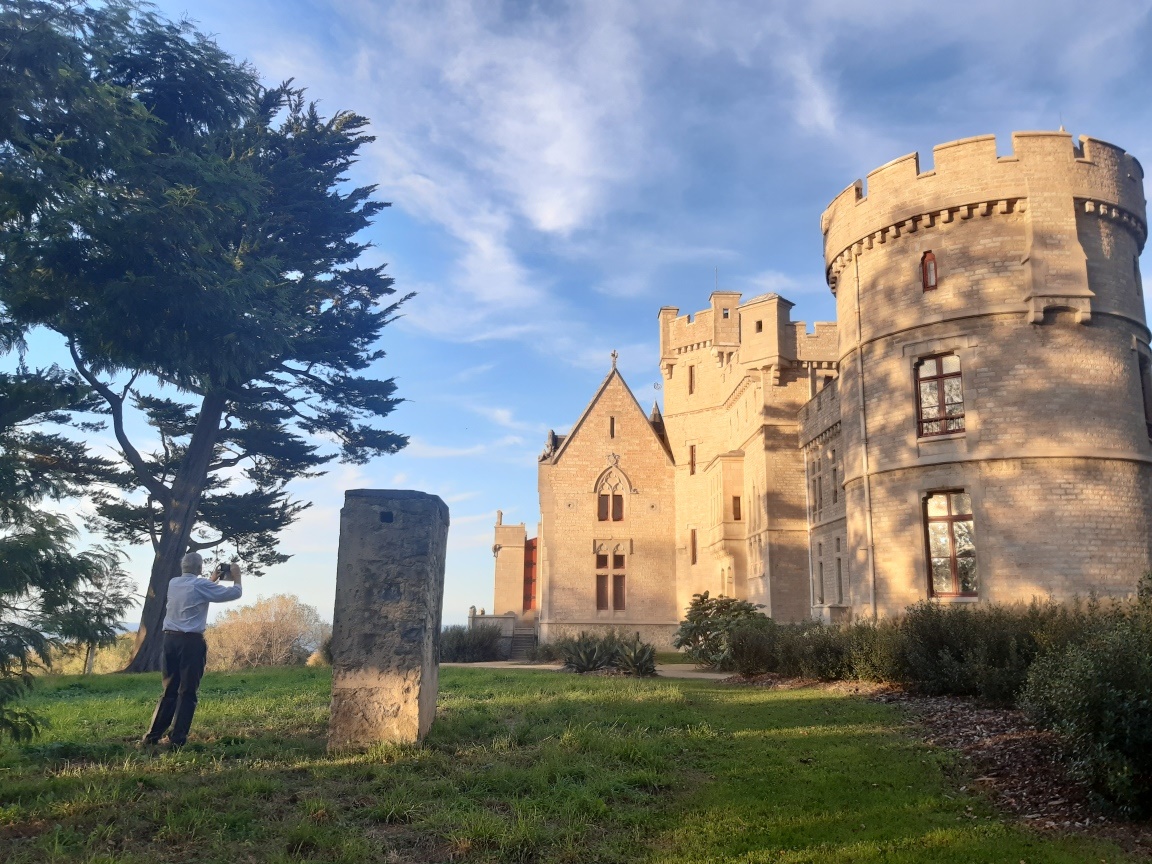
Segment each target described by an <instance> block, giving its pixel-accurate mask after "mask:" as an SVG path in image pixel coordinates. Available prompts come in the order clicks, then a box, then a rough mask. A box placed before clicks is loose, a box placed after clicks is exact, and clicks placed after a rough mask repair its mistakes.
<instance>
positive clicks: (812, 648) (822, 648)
mask: <svg viewBox="0 0 1152 864" xmlns="http://www.w3.org/2000/svg"><path fill="white" fill-rule="evenodd" d="M731 643H732V650H731V654H732V667H733V668H734V669H735V670H736V671H737V672H739V673H740V674H741V675H759V674H762V673H764V672H776V673H779V674H781V675H785V676H790V677H800V678H817V679H819V680H821V681H834V680H837V679H840V678H844V677H846V676H847V675H848V674H849V672H850V668H851V664H850V659H849V658H850V642H849V640H848V639H847V638H846V634H845V632H844V631H842V630H840V629H839V628H833V627H824V626H822V625H820V624H818V623H817V622H815V621H805V622H801V623H796V624H778V623H777V622H775V621H773V620H772V619H771V618H763V619H762V620H759V621H757V620H753V619H750V620H748V621H745V622H743V623H741V624H739V625H737V626H736V627H735V628H734V629H733V631H732V635H731Z"/></svg>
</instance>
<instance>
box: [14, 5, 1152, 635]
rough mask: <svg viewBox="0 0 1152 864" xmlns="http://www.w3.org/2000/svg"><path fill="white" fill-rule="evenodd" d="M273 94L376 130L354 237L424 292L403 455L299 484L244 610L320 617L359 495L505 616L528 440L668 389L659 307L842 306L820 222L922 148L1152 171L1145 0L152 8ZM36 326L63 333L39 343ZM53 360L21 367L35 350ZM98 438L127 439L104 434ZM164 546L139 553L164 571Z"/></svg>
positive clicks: (140, 568) (410, 324)
mask: <svg viewBox="0 0 1152 864" xmlns="http://www.w3.org/2000/svg"><path fill="white" fill-rule="evenodd" d="M158 6H159V8H160V9H161V10H162V12H163V13H164V14H165V15H167V16H168V17H171V18H181V17H187V18H190V19H192V20H194V21H196V22H197V23H198V25H199V27H200V29H201V30H203V31H204V32H207V33H210V34H213V35H214V36H215V38H216V40H217V42H218V43H219V44H220V45H221V47H223V48H224V49H225V50H227V51H229V52H230V53H232V54H233V55H235V56H237V57H240V58H244V59H247V60H248V61H250V62H251V63H252V64H253V65H254V66H255V67H256V68H257V69H258V70H259V71H260V72H261V74H262V76H263V78H264V79H265V81H266V82H267V83H268V84H275V83H278V82H279V81H281V80H283V79H287V78H292V79H295V82H296V84H297V85H299V86H304V87H307V88H308V96H309V97H310V98H311V99H314V100H316V101H318V103H319V105H320V109H321V111H323V112H325V113H327V114H331V113H333V112H335V111H340V110H353V111H355V112H357V113H359V114H363V115H365V116H367V117H368V118H369V119H370V120H371V122H372V130H373V133H374V134H375V135H376V141H375V142H374V143H373V144H372V145H371V146H369V147H367V148H366V149H365V150H364V151H363V152H362V158H361V161H360V162H359V164H358V165H357V166H356V169H355V172H354V177H353V180H354V181H356V182H358V183H363V182H371V183H375V184H378V187H379V189H378V195H379V197H380V198H382V199H383V200H385V201H389V202H391V204H392V206H391V208H389V209H387V210H385V211H384V212H383V213H382V214H381V215H380V216H379V217H378V219H377V220H376V223H375V224H374V225H373V227H372V228H371V229H370V230H369V231H368V232H366V239H369V240H370V241H371V242H372V243H373V244H374V248H372V249H371V250H370V251H369V252H368V253H367V255H366V260H367V261H368V262H369V263H382V262H387V264H388V267H387V270H388V272H389V273H390V274H391V275H392V276H393V277H394V278H395V279H396V283H397V288H398V290H399V291H400V292H401V293H407V292H415V293H416V296H415V297H414V298H413V299H412V300H410V301H408V302H407V303H406V304H405V305H404V307H403V310H402V312H403V314H402V317H401V318H400V319H399V320H397V321H396V322H395V323H393V324H391V325H389V326H388V327H387V328H385V331H384V336H383V340H382V347H383V349H384V350H385V351H386V352H387V355H388V356H387V357H386V359H384V360H383V361H381V362H380V363H378V364H377V365H376V366H375V367H374V368H373V372H374V373H375V374H377V375H379V376H380V377H395V378H396V380H397V383H398V385H399V396H401V397H402V398H403V399H404V400H405V402H404V403H403V404H402V405H401V406H400V407H399V408H398V409H397V410H396V411H395V412H394V413H393V414H392V415H390V416H389V418H388V421H387V425H388V426H389V428H392V429H393V430H394V431H397V432H401V433H404V434H407V435H409V436H410V443H409V445H408V447H407V448H406V449H405V450H403V451H402V452H401V453H399V454H397V455H394V456H388V457H382V458H379V459H376V460H374V461H373V462H371V463H369V464H368V465H365V466H340V465H337V464H334V465H332V466H331V468H330V470H329V472H328V473H327V475H326V476H324V477H321V478H316V479H312V480H308V481H306V482H301V483H298V484H296V485H295V486H294V487H293V491H294V494H295V495H296V497H297V498H299V499H302V500H306V501H311V502H312V505H313V506H312V507H311V508H310V509H309V510H307V511H306V512H305V514H304V515H303V517H302V518H301V519H300V521H299V522H298V523H297V524H296V525H294V526H293V527H292V528H290V529H288V530H287V531H285V532H284V534H283V535H282V538H281V551H283V552H285V553H287V554H291V555H292V556H293V557H292V559H291V561H290V562H289V563H288V564H285V565H282V566H281V567H278V568H276V569H274V570H272V571H270V572H269V573H268V574H267V575H265V576H264V577H262V578H261V579H260V580H249V583H248V584H247V585H246V586H245V587H246V594H245V600H244V601H242V602H251V600H253V599H255V598H258V597H260V596H268V595H271V594H276V593H293V594H296V595H298V596H300V597H301V599H303V600H304V601H305V602H308V603H311V604H313V605H315V606H316V607H317V608H318V610H319V611H320V613H321V614H322V615H323V616H325V617H327V618H330V617H331V611H332V602H333V595H334V590H335V574H336V549H337V538H338V533H339V510H340V507H341V504H342V501H343V493H344V490H346V489H355V488H378V489H417V490H421V491H425V492H430V493H433V494H436V495H439V496H440V497H441V498H443V499H444V501H445V502H446V503H447V504H448V506H449V508H450V511H451V529H450V531H449V540H448V559H447V574H446V585H445V599H444V622H445V624H454V623H463V622H464V620H465V616H466V613H467V608H468V607H469V606H470V605H475V606H477V607H488V608H489V609H490V608H491V606H492V592H493V557H492V551H491V549H492V542H493V538H492V526H493V524H494V521H495V514H496V510H497V509H498V508H499V509H502V510H503V512H504V521H505V523H516V522H524V523H526V524H527V525H528V527H529V536H533V535H534V534H535V526H536V523H537V520H538V518H539V514H538V506H537V497H536V465H537V458H538V456H539V454H540V452H541V451H542V449H543V446H544V441H545V436H546V433H547V431H548V430H549V429H555V430H557V431H559V432H562V431H565V430H567V429H568V428H569V427H570V426H571V425H572V424H573V423H574V422H575V421H576V419H577V418H578V417H579V415H580V413H581V411H582V410H583V409H584V407H585V405H586V404H587V402H588V400H589V399H590V398H591V396H592V395H593V393H594V392H595V390H596V388H597V386H598V385H599V383H600V382H601V380H602V379H603V377H604V376H605V375H606V374H607V373H608V371H609V368H610V352H612V351H613V350H616V351H618V352H619V355H620V360H619V368H620V371H621V373H622V374H623V376H624V378H625V380H626V381H627V382H628V384H629V385H630V386H631V388H632V390H633V392H634V393H635V395H636V397H637V398H638V399H639V401H640V402H641V404H642V405H643V406H644V407H645V408H646V409H647V408H648V407H650V405H651V403H652V402H653V401H659V400H660V391H659V382H660V375H659V369H658V333H657V326H656V325H657V317H656V316H657V311H658V310H659V308H660V307H661V306H676V307H678V308H679V309H680V310H681V313H682V314H684V313H688V312H695V311H697V310H700V309H703V308H705V307H706V306H707V304H708V295H709V293H710V292H711V291H713V290H714V289H715V288H717V287H719V288H720V289H722V290H734V291H740V292H743V293H744V295H745V297H751V296H754V295H756V294H760V293H764V292H766V291H775V292H777V293H780V294H782V295H784V296H785V297H787V298H789V299H790V300H792V301H793V302H794V303H795V304H796V307H795V309H794V310H793V318H794V319H795V320H804V321H808V322H809V323H810V324H811V322H813V321H816V320H821V321H824V320H832V319H833V318H834V303H833V297H832V295H831V293H830V292H829V290H828V288H827V285H826V284H825V282H824V278H823V269H824V265H823V258H822V238H821V234H820V228H819V225H820V214H821V212H822V211H823V209H824V207H825V206H827V204H828V203H829V202H830V201H831V199H832V198H833V197H834V196H835V195H836V194H837V193H838V192H840V191H841V190H842V189H843V188H844V187H846V186H848V185H850V184H851V183H852V182H854V181H855V180H856V179H857V178H861V177H864V176H865V175H866V174H867V173H868V172H869V171H871V170H872V169H873V168H876V167H878V166H879V165H882V164H884V163H886V162H888V161H890V160H892V159H894V158H896V157H898V156H901V155H903V154H906V153H909V152H912V151H919V152H920V154H921V162H920V165H921V170H929V169H930V168H931V162H932V159H931V149H932V147H933V146H934V145H936V144H940V143H943V142H947V141H952V140H955V139H958V138H966V137H969V136H974V135H983V134H995V135H996V136H997V146H998V150H999V152H1000V153H1001V155H1006V154H1009V153H1010V152H1011V138H1010V135H1011V132H1012V131H1013V130H1031V129H1056V128H1058V127H1060V126H1061V125H1063V126H1064V127H1065V128H1066V129H1067V130H1068V131H1069V132H1071V133H1072V134H1073V135H1090V136H1092V137H1096V138H1102V139H1104V140H1106V141H1111V142H1113V143H1115V144H1118V145H1120V146H1122V147H1124V148H1125V149H1127V150H1128V151H1129V152H1130V153H1132V154H1134V155H1135V156H1136V157H1137V158H1138V159H1142V160H1144V162H1145V164H1147V165H1149V166H1152V99H1150V98H1149V89H1150V84H1152V11H1150V10H1152V0H1096V2H1094V3H1092V4H1085V3H1083V2H1082V0H1076V2H1070V0H1020V2H1013V0H996V2H988V0H967V2H964V3H929V2H924V0H916V2H912V0H872V2H868V3H861V2H848V0H806V2H795V0H790V2H775V0H757V2H739V0H729V2H710V0H688V2H680V0H630V2H611V0H594V2H560V0H554V2H507V3H498V2H490V3H467V2H436V0H418V2H373V0H331V2H325V0H313V2H309V0H196V2H188V0H183V2H175V0H160V2H159V3H158ZM37 344H42V345H43V346H45V347H44V350H45V351H46V352H47V353H50V352H51V346H50V345H48V343H47V342H44V343H35V342H34V343H33V346H34V347H36V345H37ZM36 359H37V358H36V357H35V356H30V357H29V362H30V363H32V364H33V365H35V363H36ZM94 443H95V444H96V446H98V447H99V446H103V447H109V446H111V445H110V442H103V443H101V442H99V441H96V442H94ZM149 562H150V553H149V552H148V550H145V549H140V550H134V551H132V554H131V556H130V559H129V569H130V571H131V572H132V573H133V575H134V576H137V577H138V579H139V581H140V584H141V586H143V585H144V584H145V583H146V580H147V574H148V567H149Z"/></svg>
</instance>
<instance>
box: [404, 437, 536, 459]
mask: <svg viewBox="0 0 1152 864" xmlns="http://www.w3.org/2000/svg"><path fill="white" fill-rule="evenodd" d="M522 444H524V439H523V438H521V437H519V436H518V435H506V436H504V437H503V438H501V439H499V440H497V441H492V442H489V443H485V444H473V445H471V446H468V447H453V446H446V445H441V444H430V443H428V442H427V441H424V440H422V439H420V438H417V437H415V436H413V437H412V438H411V439H410V440H409V442H408V446H407V447H405V448H404V453H405V454H406V455H408V456H411V457H413V458H415V459H447V458H456V457H461V456H479V455H481V454H484V453H492V452H493V451H498V450H502V449H506V448H509V447H516V446H519V445H522Z"/></svg>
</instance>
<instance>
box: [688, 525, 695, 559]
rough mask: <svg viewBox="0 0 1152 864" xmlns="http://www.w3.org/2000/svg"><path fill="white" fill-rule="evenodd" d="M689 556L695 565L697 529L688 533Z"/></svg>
mask: <svg viewBox="0 0 1152 864" xmlns="http://www.w3.org/2000/svg"><path fill="white" fill-rule="evenodd" d="M688 556H689V558H690V560H691V562H692V563H693V564H695V563H696V529H695V528H693V529H692V530H691V531H689V532H688Z"/></svg>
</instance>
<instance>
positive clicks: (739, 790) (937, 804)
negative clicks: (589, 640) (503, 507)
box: [0, 668, 1129, 864]
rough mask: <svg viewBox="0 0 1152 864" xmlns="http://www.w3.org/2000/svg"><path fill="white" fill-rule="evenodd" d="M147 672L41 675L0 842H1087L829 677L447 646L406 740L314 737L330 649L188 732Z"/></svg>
mask: <svg viewBox="0 0 1152 864" xmlns="http://www.w3.org/2000/svg"><path fill="white" fill-rule="evenodd" d="M158 691H159V679H158V676H156V675H140V676H124V675H109V676H99V677H94V678H90V679H87V680H85V679H82V678H77V677H62V678H47V679H43V680H42V681H41V683H40V685H39V687H38V690H37V693H36V695H35V696H34V697H33V699H31V700H30V707H32V708H33V709H34V710H37V711H40V712H42V713H43V714H45V715H46V716H47V717H48V718H49V720H50V722H51V724H52V726H51V729H49V730H48V731H47V732H46V733H45V734H44V735H43V736H42V737H41V738H40V739H38V740H37V741H35V742H34V743H32V744H28V745H22V746H17V747H10V748H8V749H7V750H5V751H3V753H0V860H4V861H20V862H23V861H36V862H41V861H43V862H49V861H51V862H66V861H67V862H70V861H76V862H93V864H95V862H129V861H138V862H153V861H159V862H190V861H220V862H230V864H231V862H245V861H273V862H275V861H305V860H308V861H346V862H407V861H426V862H432V861H469V862H472V861H491V862H497V861H499V862H504V861H509V862H553V861H555V862H561V861H562V862H613V861H619V862H624V861H628V862H633V861H635V862H651V864H655V862H660V864H672V862H761V861H763V862H768V861H771V862H806V861H812V862H817V861H818V862H825V861H828V862H886V864H889V862H903V861H931V862H965V864H970V862H985V861H986V862H1008V864H1017V862H1020V861H1026V862H1028V864H1037V862H1083V861H1091V862H1098V861H1107V862H1118V861H1126V860H1129V859H1127V858H1125V857H1124V856H1123V855H1122V854H1121V853H1120V852H1119V850H1118V849H1116V848H1115V847H1112V846H1109V845H1107V844H1102V843H1097V842H1094V841H1091V842H1090V841H1085V840H1079V839H1049V838H1042V837H1039V836H1036V835H1032V834H1030V833H1028V832H1027V831H1024V830H1022V829H1019V828H1017V827H1015V826H1013V825H1012V824H1009V823H1006V822H1002V821H1000V820H999V819H998V818H997V817H996V816H995V815H994V814H993V812H992V811H991V810H990V809H989V808H988V807H987V806H986V804H985V803H984V802H983V801H982V800H981V799H979V798H975V797H970V796H967V795H966V794H965V793H962V792H960V791H958V787H957V783H956V781H955V780H952V779H949V777H948V772H947V770H946V769H947V760H946V758H945V756H943V755H942V754H939V753H936V752H933V751H931V750H928V749H926V748H925V747H924V746H923V745H921V744H919V743H916V742H914V741H912V740H910V739H908V738H907V737H905V736H904V735H903V734H902V733H901V732H900V729H899V723H900V721H899V715H898V714H897V713H896V709H894V708H892V707H891V706H887V705H880V704H875V703H871V702H867V701H864V700H861V699H854V698H850V697H844V696H839V695H835V694H832V693H830V692H827V691H822V690H815V689H814V690H792V691H781V692H774V691H771V690H764V689H759V688H734V687H728V686H724V685H718V684H715V683H712V682H706V681H685V680H674V681H662V680H644V681H636V680H630V679H620V678H582V677H578V676H575V675H564V674H559V673H555V672H548V671H521V672H514V671H500V670H494V669H459V668H452V669H444V670H442V679H441V692H440V713H439V717H438V719H437V721H436V725H435V726H434V728H433V731H432V734H431V735H430V737H429V739H428V741H427V743H426V745H425V746H424V747H422V748H409V747H380V748H377V749H375V750H373V751H371V752H369V753H366V754H361V755H356V756H345V757H329V756H327V755H326V754H325V752H324V731H325V723H326V720H327V712H328V692H329V677H328V671H327V670H324V669H319V670H318V669H276V670H263V671H259V672H249V673H232V674H210V675H208V676H207V677H206V678H205V679H204V685H203V687H202V689H201V699H200V709H199V712H198V714H197V716H196V722H195V724H194V725H193V729H192V731H193V741H192V742H191V743H190V744H189V746H188V747H186V748H185V749H184V750H183V751H180V752H178V753H171V754H165V755H161V756H148V755H145V754H142V753H139V752H137V751H136V750H135V749H134V747H133V745H132V742H133V741H134V740H135V739H136V738H137V737H138V736H139V735H140V734H141V732H142V731H143V729H144V726H145V724H146V723H147V721H148V719H149V716H150V714H151V710H152V707H153V704H154V700H155V697H156V695H157V693H158Z"/></svg>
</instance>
